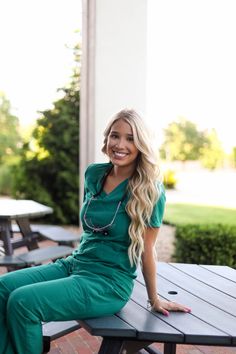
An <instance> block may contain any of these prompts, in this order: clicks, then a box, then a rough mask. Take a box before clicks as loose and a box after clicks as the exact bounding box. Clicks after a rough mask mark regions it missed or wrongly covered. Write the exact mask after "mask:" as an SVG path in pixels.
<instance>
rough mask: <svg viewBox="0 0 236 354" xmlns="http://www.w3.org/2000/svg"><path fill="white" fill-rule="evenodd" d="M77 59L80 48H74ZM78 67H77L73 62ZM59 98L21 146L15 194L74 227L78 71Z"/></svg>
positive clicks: (55, 220)
mask: <svg viewBox="0 0 236 354" xmlns="http://www.w3.org/2000/svg"><path fill="white" fill-rule="evenodd" d="M74 50H75V57H76V58H77V60H78V58H80V55H79V54H80V46H76V47H75V49H74ZM77 65H78V66H79V64H78V63H77ZM60 90H61V91H62V92H63V97H62V98H61V99H59V100H57V101H56V102H54V107H53V109H51V110H46V111H43V112H41V117H40V118H39V119H38V121H37V125H36V128H35V129H34V131H33V137H32V139H31V141H29V142H27V143H26V144H25V145H24V149H23V154H22V160H21V163H20V165H19V166H18V167H17V168H16V179H15V186H16V188H15V195H17V196H20V197H24V198H32V199H35V200H37V201H39V202H41V203H45V204H47V205H49V206H51V207H53V209H54V213H53V215H52V217H51V219H50V221H53V222H57V223H63V224H66V223H67V224H78V219H79V215H78V214H79V213H78V210H79V107H80V105H79V103H80V91H79V70H78V68H75V69H74V70H73V75H72V79H71V83H70V85H69V86H68V87H66V88H63V89H60Z"/></svg>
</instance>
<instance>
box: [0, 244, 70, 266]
mask: <svg viewBox="0 0 236 354" xmlns="http://www.w3.org/2000/svg"><path fill="white" fill-rule="evenodd" d="M72 251H73V248H71V247H69V246H57V245H56V246H49V247H45V248H37V249H35V250H32V251H28V252H25V253H22V254H18V255H10V256H7V255H4V254H1V256H0V266H4V267H10V270H14V269H19V268H24V267H31V266H34V265H39V264H41V263H42V262H44V261H47V260H52V261H54V260H56V259H58V258H62V257H65V256H68V255H69V254H71V253H72Z"/></svg>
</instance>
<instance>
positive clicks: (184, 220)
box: [164, 203, 236, 226]
mask: <svg viewBox="0 0 236 354" xmlns="http://www.w3.org/2000/svg"><path fill="white" fill-rule="evenodd" d="M235 215H236V209H228V208H223V207H217V206H207V205H194V204H184V203H176V204H167V206H166V210H165V217H164V221H165V223H168V224H173V225H183V224H195V223H196V222H198V224H219V223H221V224H228V225H235V226H236V218H235Z"/></svg>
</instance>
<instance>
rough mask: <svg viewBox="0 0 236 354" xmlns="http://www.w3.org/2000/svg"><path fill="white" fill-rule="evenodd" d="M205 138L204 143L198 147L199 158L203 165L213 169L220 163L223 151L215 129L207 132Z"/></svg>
mask: <svg viewBox="0 0 236 354" xmlns="http://www.w3.org/2000/svg"><path fill="white" fill-rule="evenodd" d="M206 138H207V139H206V141H205V143H204V145H203V146H202V147H201V149H200V160H201V162H202V165H203V166H204V167H206V168H208V169H210V170H214V169H216V168H217V167H219V166H221V165H222V163H223V159H224V151H223V149H222V145H221V142H220V140H219V138H218V136H217V133H216V130H215V129H212V130H211V131H210V132H209V133H207V134H206Z"/></svg>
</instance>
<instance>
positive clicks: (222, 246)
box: [174, 224, 236, 268]
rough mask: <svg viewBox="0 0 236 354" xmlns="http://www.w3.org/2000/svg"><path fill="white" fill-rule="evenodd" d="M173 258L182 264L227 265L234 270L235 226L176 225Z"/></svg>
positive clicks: (235, 258) (235, 259)
mask: <svg viewBox="0 0 236 354" xmlns="http://www.w3.org/2000/svg"><path fill="white" fill-rule="evenodd" d="M174 257H175V259H176V261H177V262H182V263H198V264H215V265H228V266H230V267H235V268H236V226H229V225H222V224H214V225H213V224H208V225H196V224H195V225H194V224H187V225H178V226H177V228H176V249H175V255H174Z"/></svg>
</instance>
